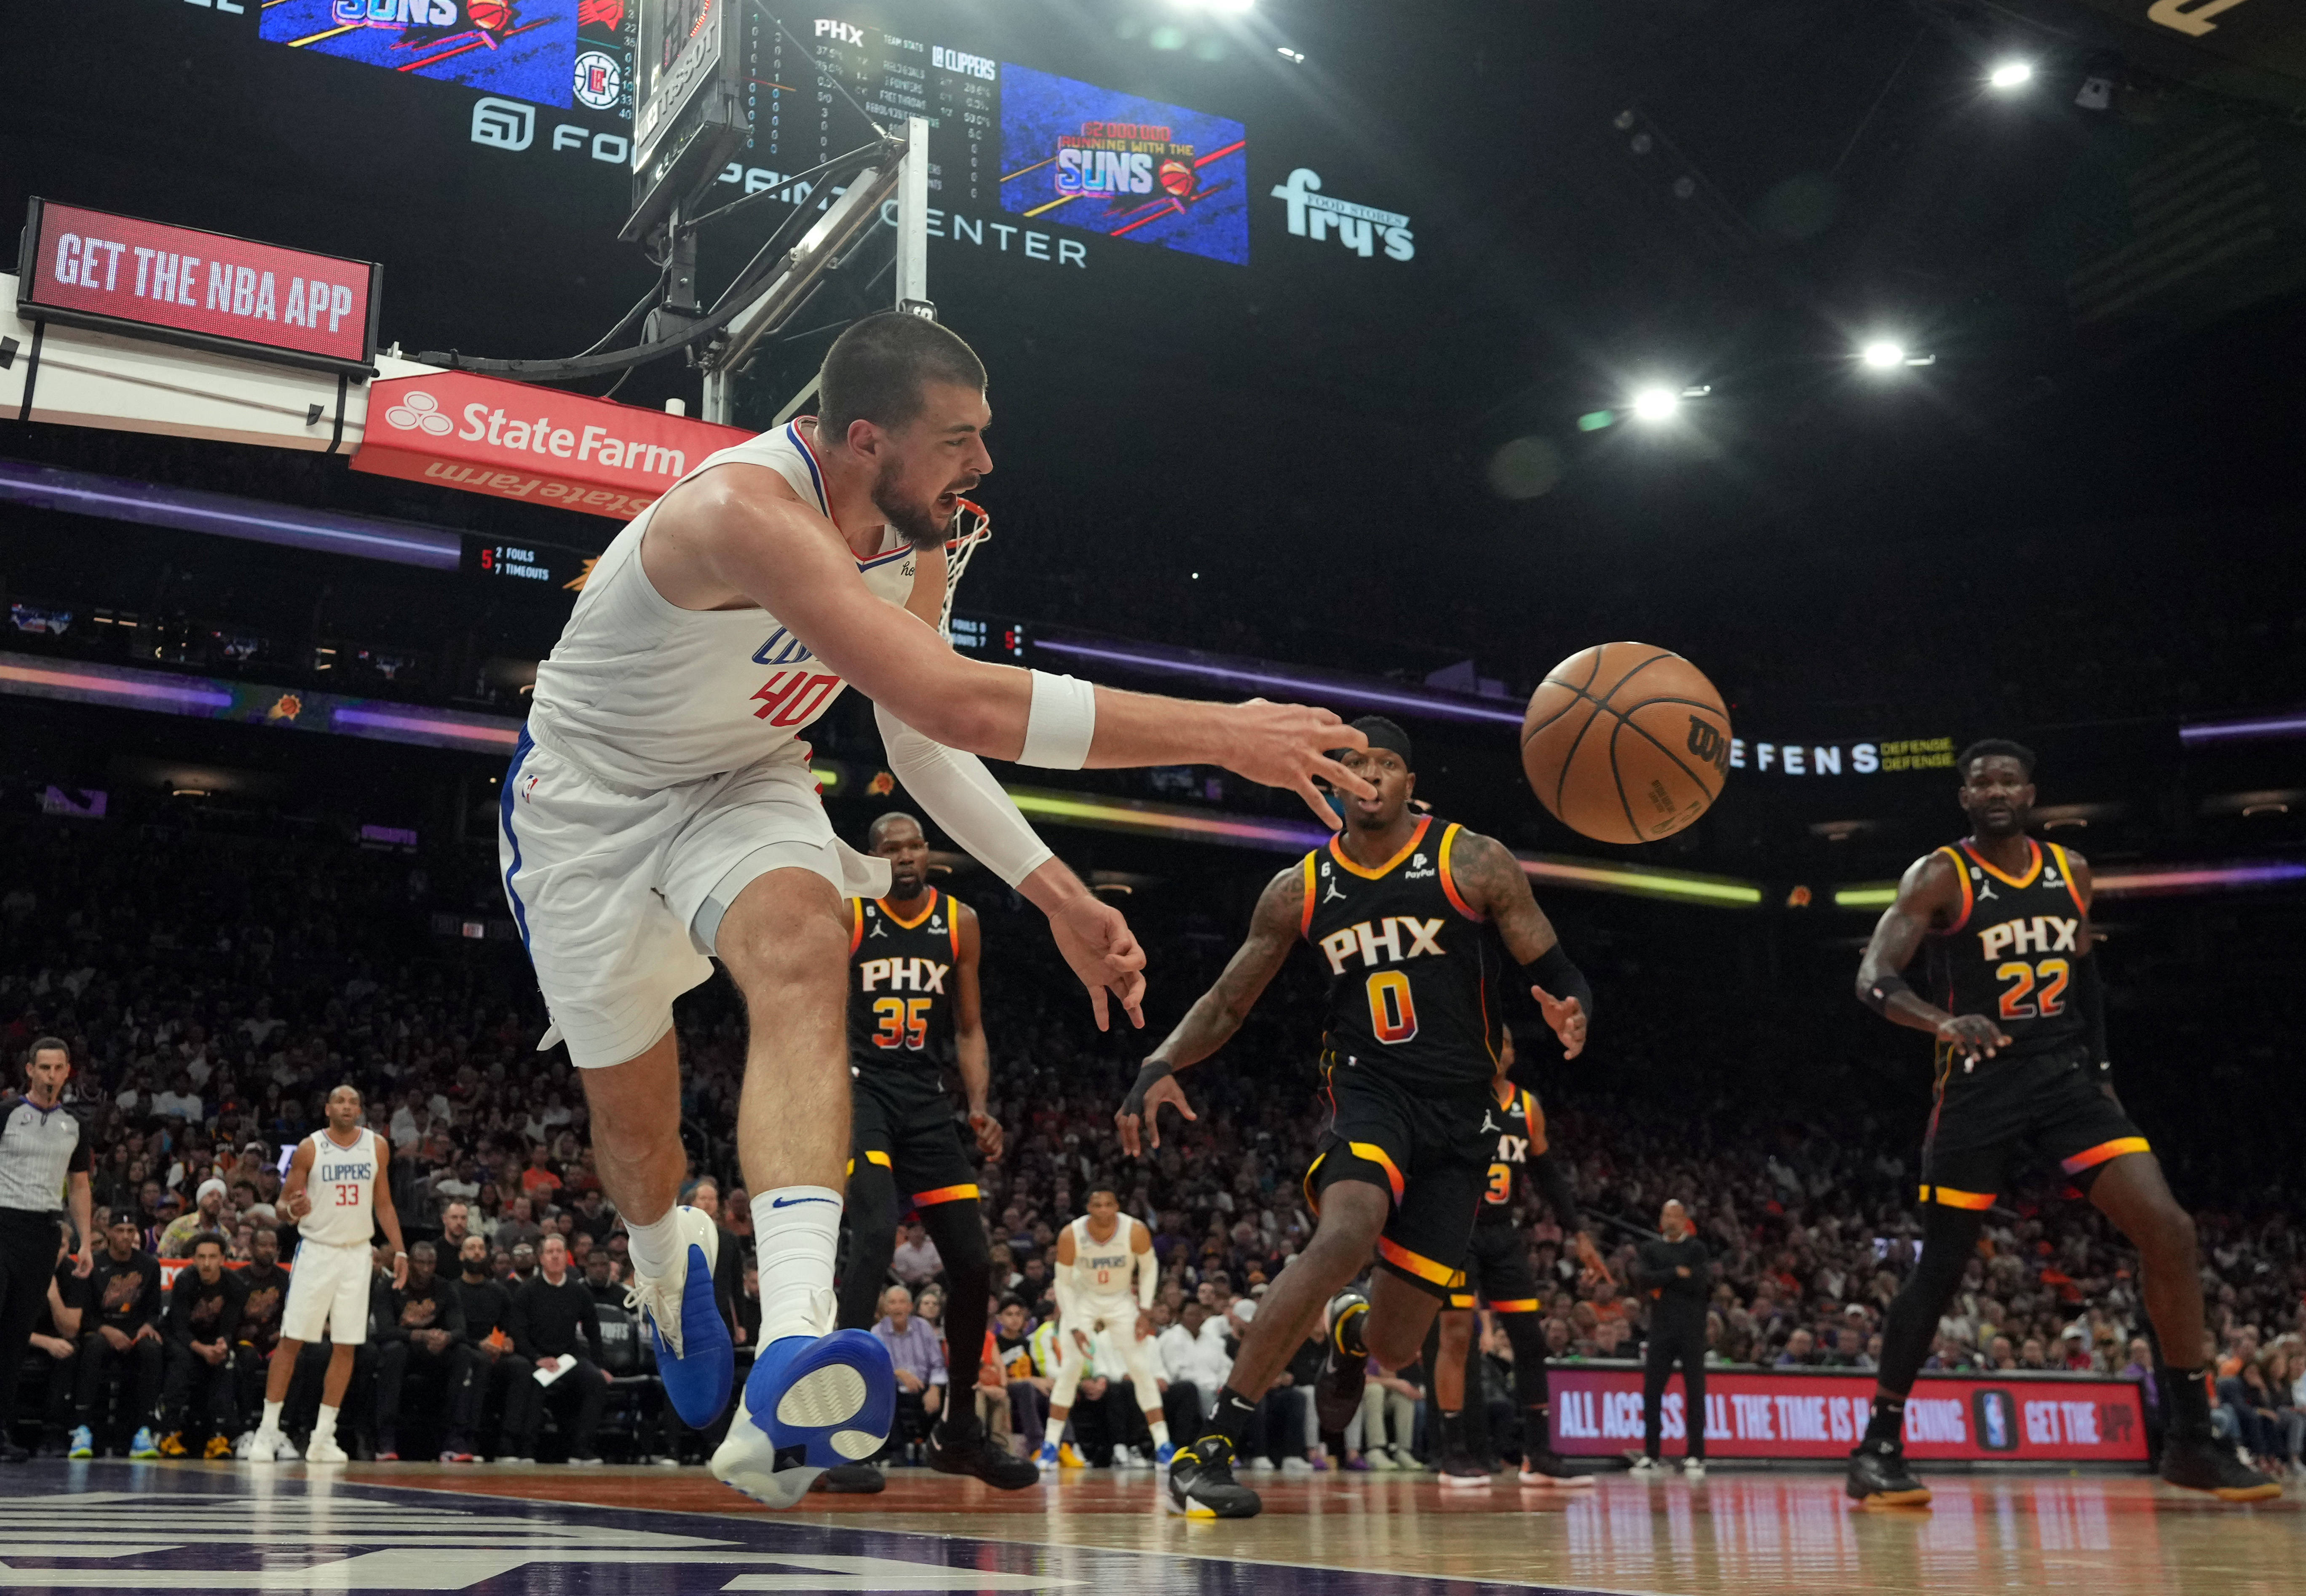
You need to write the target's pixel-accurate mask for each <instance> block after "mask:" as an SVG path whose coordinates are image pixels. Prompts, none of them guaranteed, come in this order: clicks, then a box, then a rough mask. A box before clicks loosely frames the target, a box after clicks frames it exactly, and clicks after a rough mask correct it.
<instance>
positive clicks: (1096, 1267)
mask: <svg viewBox="0 0 2306 1596" xmlns="http://www.w3.org/2000/svg"><path fill="white" fill-rule="evenodd" d="M1055 1286H1056V1292H1057V1335H1056V1343H1055V1344H1056V1349H1057V1377H1056V1383H1055V1386H1053V1387H1051V1388H1050V1391H1049V1428H1048V1432H1047V1435H1046V1438H1044V1439H1043V1440H1042V1442H1041V1454H1040V1455H1039V1456H1038V1458H1036V1459H1035V1460H1034V1461H1035V1462H1037V1463H1038V1464H1040V1465H1041V1467H1043V1468H1045V1469H1054V1468H1055V1467H1056V1466H1057V1445H1058V1441H1059V1438H1061V1437H1062V1436H1063V1434H1064V1431H1065V1420H1066V1419H1067V1418H1068V1417H1069V1416H1071V1414H1072V1411H1073V1393H1074V1391H1076V1390H1077V1389H1079V1388H1080V1382H1081V1370H1082V1367H1083V1366H1084V1365H1085V1364H1086V1363H1087V1362H1088V1359H1087V1358H1085V1357H1083V1356H1082V1354H1083V1353H1089V1352H1090V1351H1092V1349H1093V1350H1094V1352H1095V1354H1096V1357H1097V1366H1098V1367H1099V1368H1100V1369H1107V1370H1112V1369H1126V1370H1129V1383H1130V1384H1131V1385H1132V1386H1133V1387H1136V1390H1137V1405H1138V1406H1139V1407H1140V1408H1142V1409H1144V1410H1145V1423H1146V1426H1147V1428H1149V1429H1150V1430H1152V1432H1153V1461H1154V1462H1155V1463H1156V1464H1158V1465H1159V1466H1160V1467H1162V1468H1165V1469H1166V1468H1167V1467H1168V1466H1169V1455H1170V1452H1171V1450H1172V1448H1171V1447H1170V1445H1169V1424H1168V1421H1167V1420H1166V1419H1165V1418H1164V1417H1163V1416H1162V1413H1161V1384H1160V1362H1159V1360H1158V1359H1157V1358H1156V1357H1155V1356H1154V1347H1153V1298H1154V1296H1155V1294H1156V1293H1158V1292H1159V1290H1160V1289H1161V1260H1160V1259H1157V1257H1155V1256H1154V1253H1153V1233H1152V1232H1151V1231H1149V1230H1148V1229H1146V1228H1145V1226H1144V1225H1142V1224H1140V1222H1138V1221H1137V1220H1135V1219H1132V1218H1131V1217H1130V1216H1128V1215H1126V1214H1124V1213H1123V1212H1122V1211H1121V1197H1120V1194H1119V1193H1117V1192H1115V1191H1114V1190H1113V1189H1112V1188H1110V1187H1104V1186H1101V1187H1099V1188H1098V1189H1097V1190H1096V1191H1092V1192H1090V1193H1089V1212H1088V1213H1086V1214H1084V1215H1082V1216H1080V1218H1078V1219H1076V1220H1074V1221H1073V1222H1072V1224H1071V1225H1066V1226H1065V1227H1064V1229H1063V1231H1061V1232H1059V1233H1058V1234H1057V1267H1056V1273H1055Z"/></svg>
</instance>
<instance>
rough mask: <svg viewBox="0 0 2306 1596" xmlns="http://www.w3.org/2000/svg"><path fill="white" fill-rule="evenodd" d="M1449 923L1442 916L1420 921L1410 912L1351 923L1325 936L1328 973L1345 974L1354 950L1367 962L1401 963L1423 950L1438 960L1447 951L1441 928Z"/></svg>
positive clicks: (1323, 943) (1323, 942)
mask: <svg viewBox="0 0 2306 1596" xmlns="http://www.w3.org/2000/svg"><path fill="white" fill-rule="evenodd" d="M1447 924H1448V922H1447V921H1446V920H1442V919H1439V918H1436V919H1431V920H1421V919H1418V918H1417V917H1414V916H1411V915H1388V916H1386V917H1385V918H1384V919H1382V920H1378V921H1374V922H1372V921H1369V920H1363V921H1362V923H1361V924H1359V925H1358V926H1346V927H1345V929H1344V930H1343V931H1333V932H1331V933H1330V934H1329V935H1327V936H1325V937H1323V938H1322V939H1321V952H1324V953H1326V954H1328V959H1329V973H1330V974H1331V975H1333V976H1341V975H1344V974H1345V960H1348V959H1350V958H1352V957H1353V956H1354V954H1355V953H1359V954H1360V955H1361V960H1362V963H1363V964H1364V965H1371V964H1379V963H1384V964H1400V963H1403V962H1405V961H1406V960H1411V959H1414V958H1416V957H1417V956H1418V955H1419V954H1420V953H1431V954H1432V955H1433V956H1434V957H1435V958H1437V959H1438V958H1440V957H1442V955H1443V954H1444V953H1445V952H1447V950H1445V949H1444V948H1443V947H1442V946H1441V942H1440V937H1441V927H1442V926H1445V925H1447ZM1372 926H1374V929H1373V928H1372ZM1380 954H1382V955H1383V957H1382V958H1381V959H1380V958H1379V955H1380Z"/></svg>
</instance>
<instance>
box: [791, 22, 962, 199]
mask: <svg viewBox="0 0 2306 1596" xmlns="http://www.w3.org/2000/svg"><path fill="white" fill-rule="evenodd" d="M796 41H798V42H796ZM745 55H746V60H745V78H746V81H745V110H746V113H747V115H748V116H749V117H750V119H751V122H752V133H751V137H750V139H749V140H748V141H747V143H748V148H749V149H750V150H751V159H752V160H753V161H755V162H762V163H765V164H768V165H771V166H774V167H775V168H776V169H777V170H779V171H782V172H795V171H806V170H807V169H808V168H809V167H811V166H821V165H823V164H824V162H826V161H829V160H831V159H832V158H833V157H834V156H837V155H841V154H844V153H845V152H847V151H848V150H850V149H855V148H856V147H857V146H858V145H859V144H861V143H863V142H864V141H865V140H866V138H867V129H865V128H864V127H862V126H860V125H859V124H858V115H857V111H856V108H855V107H852V106H851V105H850V103H849V101H850V98H852V97H853V98H855V99H856V101H857V103H858V105H860V106H862V107H865V112H866V115H868V116H870V117H871V118H872V119H873V120H874V121H875V122H877V123H879V124H881V125H882V126H884V127H885V128H889V129H891V130H892V131H895V130H898V129H901V128H902V127H903V125H904V124H905V120H906V118H908V117H910V116H919V117H924V118H926V119H927V122H928V124H929V192H930V193H932V194H935V195H937V196H939V197H941V198H942V199H943V200H944V201H945V202H946V203H947V204H954V203H960V204H966V203H969V202H971V201H974V202H976V203H978V204H982V205H986V206H990V205H993V204H995V203H996V202H997V201H998V199H999V187H1000V170H999V168H1000V165H1001V64H1000V63H998V62H996V61H995V60H994V59H992V58H991V57H990V56H986V55H972V54H970V53H969V52H967V51H965V50H961V49H958V48H954V47H950V46H946V45H940V44H932V43H927V42H924V41H923V40H920V39H915V38H901V37H899V36H898V35H896V34H893V33H884V32H883V31H881V30H879V29H877V28H867V27H863V26H860V25H858V24H856V23H851V22H844V21H835V20H833V19H832V18H826V17H815V18H810V17H802V18H793V17H787V18H784V19H782V21H781V25H780V21H779V20H778V19H776V18H773V17H771V16H769V15H767V14H766V13H764V12H763V10H762V9H761V7H760V6H758V5H748V6H747V8H746V17H745ZM844 89H845V90H848V93H847V94H846V95H844V94H843V93H842V92H841V90H844Z"/></svg>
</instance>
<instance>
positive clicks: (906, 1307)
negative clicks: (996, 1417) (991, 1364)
mask: <svg viewBox="0 0 2306 1596" xmlns="http://www.w3.org/2000/svg"><path fill="white" fill-rule="evenodd" d="M873 1334H874V1335H875V1336H879V1337H880V1338H881V1344H882V1345H884V1346H885V1347H887V1348H888V1349H889V1359H890V1361H892V1362H893V1363H894V1364H895V1365H896V1366H897V1422H896V1424H895V1426H894V1427H893V1428H892V1429H891V1430H890V1431H889V1445H888V1447H887V1449H886V1451H885V1452H884V1454H883V1455H884V1456H889V1457H898V1456H901V1457H902V1458H903V1459H904V1460H905V1461H906V1462H909V1463H910V1462H918V1461H919V1458H920V1447H921V1441H922V1438H923V1437H925V1436H926V1435H927V1433H928V1428H929V1426H930V1425H931V1424H932V1423H933V1422H935V1419H936V1416H937V1414H938V1413H939V1412H940V1411H941V1410H942V1408H943V1406H944V1387H945V1382H946V1378H947V1377H946V1373H945V1361H944V1343H943V1342H942V1341H941V1340H939V1339H938V1336H937V1333H936V1332H935V1330H934V1329H932V1328H930V1327H929V1326H928V1325H927V1323H925V1322H924V1321H922V1320H920V1319H916V1318H914V1317H913V1293H910V1292H909V1291H907V1290H906V1289H905V1288H904V1287H903V1286H901V1285H893V1286H891V1287H890V1288H889V1289H888V1290H887V1291H886V1292H884V1293H882V1296H881V1320H880V1322H879V1323H878V1324H875V1326H874V1327H873Z"/></svg>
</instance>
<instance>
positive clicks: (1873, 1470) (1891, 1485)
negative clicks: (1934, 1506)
mask: <svg viewBox="0 0 2306 1596" xmlns="http://www.w3.org/2000/svg"><path fill="white" fill-rule="evenodd" d="M1842 1489H1845V1490H1847V1491H1848V1492H1849V1494H1850V1496H1851V1498H1854V1499H1855V1500H1857V1501H1859V1502H1862V1503H1864V1504H1865V1505H1866V1506H1868V1507H1926V1506H1929V1504H1930V1488H1929V1487H1928V1486H1926V1485H1925V1484H1923V1483H1922V1482H1921V1481H1918V1480H1917V1479H1915V1478H1914V1476H1913V1475H1912V1474H1911V1473H1910V1472H1908V1471H1907V1468H1906V1448H1905V1447H1903V1446H1901V1445H1900V1444H1899V1443H1898V1442H1896V1441H1865V1442H1861V1443H1860V1444H1859V1445H1858V1448H1857V1450H1855V1451H1853V1452H1852V1453H1850V1455H1849V1476H1848V1478H1847V1479H1846V1480H1844V1481H1843V1483H1842Z"/></svg>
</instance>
